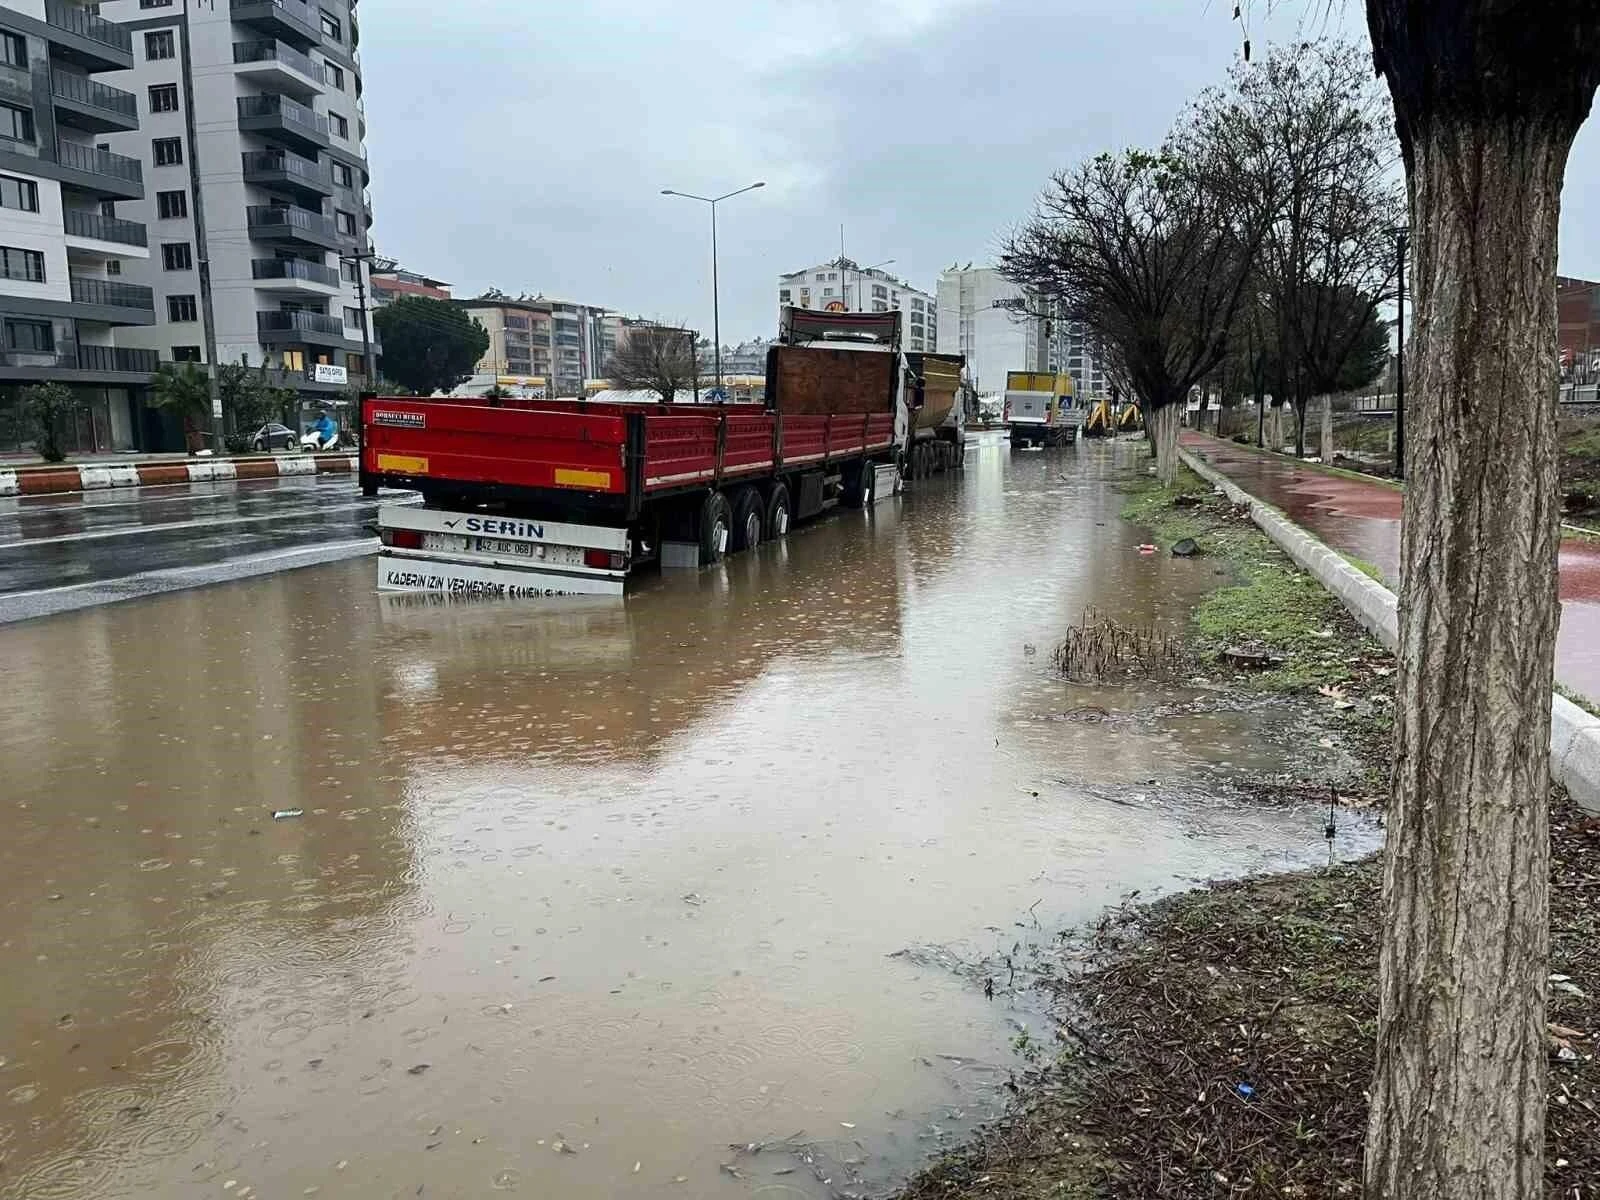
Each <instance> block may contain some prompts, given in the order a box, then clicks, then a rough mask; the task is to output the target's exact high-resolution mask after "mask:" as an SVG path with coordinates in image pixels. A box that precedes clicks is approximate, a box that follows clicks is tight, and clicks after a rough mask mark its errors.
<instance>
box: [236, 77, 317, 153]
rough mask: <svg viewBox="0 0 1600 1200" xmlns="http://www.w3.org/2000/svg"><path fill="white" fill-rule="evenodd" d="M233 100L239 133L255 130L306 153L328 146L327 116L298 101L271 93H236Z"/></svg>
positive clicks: (254, 131) (263, 135)
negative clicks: (239, 94)
mask: <svg viewBox="0 0 1600 1200" xmlns="http://www.w3.org/2000/svg"><path fill="white" fill-rule="evenodd" d="M237 100H238V107H239V129H240V131H241V132H243V133H259V134H260V135H261V136H262V137H264V138H267V139H269V140H271V141H275V142H278V143H281V144H283V145H285V146H288V147H289V148H290V149H293V150H296V151H298V152H299V153H301V154H306V155H313V156H314V155H316V154H317V153H318V152H319V151H322V150H326V149H327V148H328V118H327V117H324V116H322V115H321V114H320V113H315V112H312V111H311V109H309V108H307V107H306V106H305V105H304V104H301V103H300V102H299V101H298V100H294V99H292V98H291V97H289V96H280V95H277V94H275V93H274V94H271V95H265V96H239V97H238V98H237Z"/></svg>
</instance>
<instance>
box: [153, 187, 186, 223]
mask: <svg viewBox="0 0 1600 1200" xmlns="http://www.w3.org/2000/svg"><path fill="white" fill-rule="evenodd" d="M156 212H157V214H158V215H159V216H160V218H161V219H162V220H163V221H170V220H172V219H174V218H175V217H187V216H188V215H189V193H188V192H184V191H177V192H157V193H156Z"/></svg>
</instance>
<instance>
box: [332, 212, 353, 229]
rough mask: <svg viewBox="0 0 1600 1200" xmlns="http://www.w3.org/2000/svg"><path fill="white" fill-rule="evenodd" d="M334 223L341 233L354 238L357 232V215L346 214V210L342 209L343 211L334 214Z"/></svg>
mask: <svg viewBox="0 0 1600 1200" xmlns="http://www.w3.org/2000/svg"><path fill="white" fill-rule="evenodd" d="M333 223H334V225H335V226H336V227H337V228H338V230H339V232H340V233H343V234H349V235H352V236H353V235H354V234H355V231H356V215H355V213H348V212H345V211H344V209H342V208H341V209H339V210H338V211H337V212H335V213H334V214H333Z"/></svg>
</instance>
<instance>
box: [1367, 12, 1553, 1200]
mask: <svg viewBox="0 0 1600 1200" xmlns="http://www.w3.org/2000/svg"><path fill="white" fill-rule="evenodd" d="M1432 11H1433V12H1435V13H1437V12H1438V11H1439V10H1437V9H1435V10H1432ZM1413 19H1414V20H1419V21H1422V22H1423V23H1427V22H1428V21H1444V20H1445V18H1444V17H1443V16H1429V17H1414V18H1413ZM1452 19H1454V20H1457V21H1460V22H1462V23H1463V24H1467V23H1469V22H1470V18H1465V17H1461V16H1459V15H1458V16H1455V17H1454V18H1452ZM1546 19H1548V20H1555V18H1554V17H1553V16H1550V17H1547V18H1546ZM1573 19H1574V20H1576V19H1578V18H1577V17H1576V15H1575V16H1574V18H1573ZM1434 33H1435V35H1437V36H1438V37H1446V38H1447V35H1446V34H1444V33H1442V32H1440V31H1439V30H1438V29H1435V30H1434ZM1463 36H1467V35H1465V34H1463ZM1551 36H1552V38H1553V37H1555V36H1556V35H1555V34H1554V33H1552V35H1551ZM1560 36H1562V37H1565V36H1566V34H1565V31H1562V32H1561V34H1560ZM1447 40H1448V38H1447ZM1412 52H1414V53H1419V54H1427V55H1434V54H1437V53H1438V51H1437V48H1436V47H1435V46H1433V45H1432V43H1429V44H1428V46H1427V48H1426V49H1423V50H1415V51H1412ZM1380 56H1381V55H1380ZM1432 62H1433V60H1431V59H1430V63H1432ZM1454 65H1457V66H1459V64H1458V63H1457V64H1454ZM1430 69H1433V68H1432V67H1431V66H1430ZM1392 82H1393V81H1392V79H1391V83H1392ZM1396 99H1397V105H1399V106H1400V107H1401V112H1402V118H1401V120H1402V128H1403V131H1404V128H1405V125H1406V118H1405V109H1404V105H1403V103H1402V97H1401V96H1400V95H1399V94H1397V97H1396ZM1429 102H1430V103H1435V104H1437V103H1438V100H1437V98H1436V97H1430V101H1429ZM1491 111H1495V110H1491ZM1498 111H1502V112H1504V111H1506V110H1498ZM1528 111H1529V112H1536V111H1537V106H1534V107H1533V108H1530V109H1529V110H1528ZM1412 121H1413V124H1412V127H1411V134H1412V136H1411V138H1410V145H1409V147H1408V149H1409V151H1410V154H1409V157H1408V168H1409V178H1410V184H1411V190H1412V209H1411V212H1412V219H1411V229H1412V237H1413V239H1414V240H1413V246H1414V250H1415V285H1414V286H1415V312H1416V336H1415V338H1414V340H1412V341H1411V343H1410V351H1411V353H1410V361H1409V363H1408V379H1409V380H1410V382H1411V385H1412V386H1411V389H1410V390H1409V392H1408V395H1407V399H1406V426H1407V430H1406V441H1407V453H1406V460H1407V468H1408V470H1407V474H1408V476H1409V486H1408V488H1407V489H1406V496H1405V520H1404V529H1403V532H1402V538H1401V560H1402V562H1401V591H1400V642H1401V645H1400V666H1399V677H1398V689H1399V694H1398V706H1397V707H1398V712H1397V714H1396V715H1397V718H1398V719H1397V724H1396V729H1395V766H1394V777H1393V784H1392V794H1391V800H1390V808H1389V835H1388V846H1387V851H1386V858H1385V863H1384V888H1383V891H1384V940H1383V948H1382V954H1381V958H1380V968H1379V989H1380V1012H1379V1019H1378V1044H1377V1062H1376V1070H1375V1074H1374V1077H1373V1085H1372V1108H1371V1116H1370V1124H1369V1128H1368V1135H1367V1154H1366V1194H1367V1196H1368V1197H1370V1198H1372V1200H1377V1198H1379V1197H1382V1198H1383V1200H1408V1198H1417V1200H1420V1198H1422V1197H1428V1198H1430V1200H1431V1198H1434V1197H1446V1196H1447V1197H1451V1198H1452V1200H1455V1198H1461V1200H1467V1198H1480V1197H1517V1198H1520V1200H1531V1198H1532V1197H1537V1196H1542V1195H1543V1194H1544V1180H1543V1174H1544V1153H1543V1151H1544V1112H1545V1077H1546V1071H1547V1066H1546V1033H1545V988H1546V980H1545V975H1546V969H1547V959H1548V951H1549V920H1548V894H1547V892H1548V878H1547V876H1548V870H1549V834H1548V813H1547V809H1546V803H1547V797H1546V789H1547V786H1548V782H1549V749H1548V746H1549V734H1550V684H1551V662H1552V656H1553V653H1554V646H1555V633H1556V622H1557V615H1558V608H1557V602H1556V550H1557V545H1558V524H1557V523H1558V516H1557V507H1556V427H1555V421H1556V413H1555V398H1556V338H1555V333H1556V317H1555V273H1556V224H1557V215H1558V211H1559V208H1560V197H1561V183H1562V176H1563V173H1564V170H1565V164H1566V158H1567V151H1568V148H1569V145H1570V140H1571V135H1572V133H1573V132H1574V131H1575V130H1576V128H1577V126H1576V124H1572V125H1571V126H1570V128H1566V127H1565V123H1564V122H1563V121H1560V120H1556V119H1554V118H1552V117H1549V116H1545V117H1538V116H1524V115H1522V114H1521V113H1515V114H1513V115H1505V116H1499V117H1496V116H1492V115H1491V116H1483V115H1481V114H1480V115H1473V116H1467V117H1462V116H1459V115H1454V114H1452V116H1451V119H1441V118H1439V117H1438V115H1437V113H1435V114H1433V118H1432V119H1430V120H1426V121H1418V120H1417V118H1416V117H1415V115H1414V114H1413V117H1412Z"/></svg>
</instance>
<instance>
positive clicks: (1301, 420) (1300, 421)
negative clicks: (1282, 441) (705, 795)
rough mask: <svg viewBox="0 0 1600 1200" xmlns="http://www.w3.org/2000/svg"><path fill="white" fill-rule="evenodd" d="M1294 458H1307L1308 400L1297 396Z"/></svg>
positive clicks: (1295, 404)
mask: <svg viewBox="0 0 1600 1200" xmlns="http://www.w3.org/2000/svg"><path fill="white" fill-rule="evenodd" d="M1294 456H1295V457H1296V458H1304V457H1305V456H1306V398H1305V397H1304V396H1296V397H1295V401H1294Z"/></svg>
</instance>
